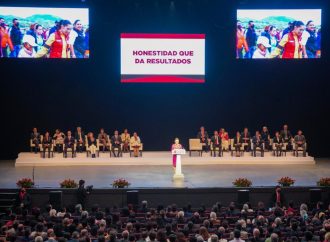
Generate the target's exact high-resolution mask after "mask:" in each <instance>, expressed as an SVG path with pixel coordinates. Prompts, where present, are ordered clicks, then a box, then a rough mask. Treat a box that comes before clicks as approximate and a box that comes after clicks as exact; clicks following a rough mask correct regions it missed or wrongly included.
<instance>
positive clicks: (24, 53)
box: [18, 47, 36, 58]
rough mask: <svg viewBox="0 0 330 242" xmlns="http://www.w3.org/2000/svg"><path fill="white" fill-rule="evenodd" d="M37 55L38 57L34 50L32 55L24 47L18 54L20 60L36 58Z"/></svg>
mask: <svg viewBox="0 0 330 242" xmlns="http://www.w3.org/2000/svg"><path fill="white" fill-rule="evenodd" d="M35 55H36V52H35V50H34V49H32V53H31V54H30V53H28V52H27V51H26V49H25V48H24V47H23V48H22V49H21V50H20V51H19V53H18V58H34V56H35Z"/></svg>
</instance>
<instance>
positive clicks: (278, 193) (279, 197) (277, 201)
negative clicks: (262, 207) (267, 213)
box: [271, 186, 285, 207]
mask: <svg viewBox="0 0 330 242" xmlns="http://www.w3.org/2000/svg"><path fill="white" fill-rule="evenodd" d="M284 205H285V198H284V194H283V192H282V190H281V187H280V186H276V187H275V192H274V193H273V194H272V200H271V206H275V207H276V206H278V207H283V206H284Z"/></svg>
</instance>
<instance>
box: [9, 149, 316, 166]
mask: <svg viewBox="0 0 330 242" xmlns="http://www.w3.org/2000/svg"><path fill="white" fill-rule="evenodd" d="M171 162H172V155H171V153H170V152H169V151H159V152H144V153H143V156H142V157H137V158H136V157H130V156H129V154H128V153H126V154H123V157H111V158H110V155H109V152H106V153H102V152H100V157H97V158H91V157H86V153H78V154H77V157H76V158H63V155H62V154H55V156H54V158H41V157H40V155H39V154H34V153H30V152H22V153H20V154H19V155H18V158H17V159H16V162H15V166H17V167H20V166H35V167H37V166H171ZM266 164H267V165H315V160H314V157H311V156H307V157H302V156H299V157H295V156H293V155H292V152H288V153H287V155H286V156H281V157H274V156H273V155H272V154H271V152H265V156H264V157H252V156H251V154H250V153H245V154H244V156H242V157H232V156H231V155H230V153H229V152H224V156H223V157H211V156H210V153H203V156H202V157H200V156H198V155H197V153H196V152H195V153H193V154H192V156H189V154H186V155H183V156H182V165H183V166H186V165H202V166H205V165H266Z"/></svg>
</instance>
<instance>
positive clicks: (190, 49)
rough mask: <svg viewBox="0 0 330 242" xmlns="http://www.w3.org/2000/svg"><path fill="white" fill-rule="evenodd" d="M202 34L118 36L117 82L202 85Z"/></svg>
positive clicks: (203, 38) (203, 72)
mask: <svg viewBox="0 0 330 242" xmlns="http://www.w3.org/2000/svg"><path fill="white" fill-rule="evenodd" d="M204 76H205V34H131V33H122V34H121V82H123V83H129V82H135V83H159V82H165V83H204V82H205V79H204Z"/></svg>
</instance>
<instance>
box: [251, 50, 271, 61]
mask: <svg viewBox="0 0 330 242" xmlns="http://www.w3.org/2000/svg"><path fill="white" fill-rule="evenodd" d="M268 57H269V52H268V50H266V52H265V55H264V53H263V52H262V51H260V49H259V48H257V49H256V50H255V51H254V53H253V56H252V59H266V58H268Z"/></svg>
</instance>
